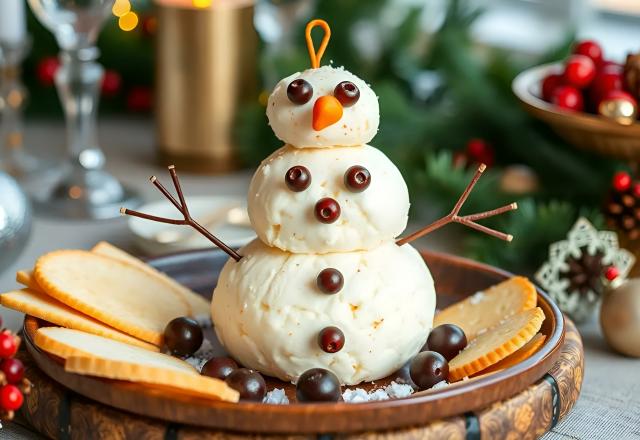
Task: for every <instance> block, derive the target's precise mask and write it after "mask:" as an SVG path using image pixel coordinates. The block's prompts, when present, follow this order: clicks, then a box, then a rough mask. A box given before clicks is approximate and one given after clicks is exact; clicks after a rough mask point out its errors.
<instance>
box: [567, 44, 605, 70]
mask: <svg viewBox="0 0 640 440" xmlns="http://www.w3.org/2000/svg"><path fill="white" fill-rule="evenodd" d="M573 53H574V54H576V55H584V56H586V57H589V58H591V61H593V63H594V64H595V65H596V66H600V65H601V64H602V61H603V59H602V48H601V47H600V45H599V44H598V43H596V42H595V41H593V40H582V41H580V42H578V44H576V45H575V47H574V48H573Z"/></svg>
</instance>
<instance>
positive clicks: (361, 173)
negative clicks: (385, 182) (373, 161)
mask: <svg viewBox="0 0 640 440" xmlns="http://www.w3.org/2000/svg"><path fill="white" fill-rule="evenodd" d="M370 184H371V173H370V172H369V170H368V169H366V168H365V167H362V166H360V165H354V166H352V167H351V168H349V169H348V170H347V172H346V173H344V185H345V186H346V187H347V188H348V189H349V190H350V191H353V192H362V191H364V190H365V189H367V188H368V187H369V185H370Z"/></svg>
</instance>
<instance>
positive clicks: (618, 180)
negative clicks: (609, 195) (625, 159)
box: [612, 171, 631, 192]
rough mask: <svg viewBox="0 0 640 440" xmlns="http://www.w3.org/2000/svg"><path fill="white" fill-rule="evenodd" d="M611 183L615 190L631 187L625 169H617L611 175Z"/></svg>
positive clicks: (624, 189) (629, 178)
mask: <svg viewBox="0 0 640 440" xmlns="http://www.w3.org/2000/svg"><path fill="white" fill-rule="evenodd" d="M612 184H613V188H614V189H615V190H616V191H618V192H623V191H626V190H628V189H629V188H630V187H631V176H630V175H629V173H627V172H625V171H618V172H617V173H615V174H614V175H613V182H612Z"/></svg>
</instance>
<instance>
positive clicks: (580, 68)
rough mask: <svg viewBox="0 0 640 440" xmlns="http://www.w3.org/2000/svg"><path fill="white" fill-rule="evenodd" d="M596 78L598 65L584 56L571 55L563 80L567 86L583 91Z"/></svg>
mask: <svg viewBox="0 0 640 440" xmlns="http://www.w3.org/2000/svg"><path fill="white" fill-rule="evenodd" d="M595 76H596V65H595V64H594V63H593V61H592V60H591V58H589V57H586V56H584V55H571V56H570V57H569V59H568V60H567V63H566V64H565V67H564V75H563V78H564V80H565V82H566V83H567V84H570V85H572V86H574V87H577V88H579V89H583V88H585V87H587V86H588V85H589V84H591V81H593V79H594V78H595Z"/></svg>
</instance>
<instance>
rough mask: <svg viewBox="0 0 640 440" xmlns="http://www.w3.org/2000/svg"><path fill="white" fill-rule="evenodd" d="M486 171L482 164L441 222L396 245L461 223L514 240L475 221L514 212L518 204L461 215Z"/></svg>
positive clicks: (498, 236) (504, 238) (428, 226)
mask: <svg viewBox="0 0 640 440" xmlns="http://www.w3.org/2000/svg"><path fill="white" fill-rule="evenodd" d="M485 169H486V166H485V165H484V164H480V166H479V167H478V169H477V170H476V173H475V174H474V175H473V178H472V179H471V181H470V182H469V184H468V185H467V187H466V188H465V190H464V191H463V193H462V194H461V195H460V198H459V199H458V201H457V202H456V204H455V205H454V207H453V209H452V210H451V212H450V213H449V214H448V215H446V216H444V217H442V218H441V219H439V220H436V221H435V222H433V223H431V224H430V225H427V226H425V227H424V228H422V229H419V230H417V231H415V232H414V233H412V234H410V235H408V236H406V237H402V238H400V239H398V240H397V241H396V244H397V245H398V246H402V245H403V244H405V243H410V242H412V241H414V240H416V239H418V238H420V237H423V236H425V235H427V234H430V233H431V232H433V231H435V230H436V229H440V228H441V227H443V226H445V225H448V224H449V223H460V224H461V225H465V226H467V227H469V228H472V229H475V230H477V231H480V232H484V233H485V234H489V235H491V236H493V237H496V238H499V239H501V240H505V241H511V240H513V236H512V235H511V234H505V233H504V232H500V231H496V230H495V229H491V228H489V227H487V226H483V225H480V224H478V223H476V222H475V221H476V220H482V219H485V218H489V217H493V216H496V215H499V214H503V213H505V212H508V211H513V210H514V209H518V205H517V204H516V203H510V204H508V205H505V206H502V207H500V208H496V209H492V210H490V211H484V212H479V213H477V214H470V215H465V216H460V215H459V213H460V209H462V206H463V205H464V203H465V202H466V201H467V199H468V198H469V195H470V194H471V191H472V190H473V187H474V186H475V185H476V183H478V180H479V179H480V177H481V176H482V173H483V172H484V170H485Z"/></svg>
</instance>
